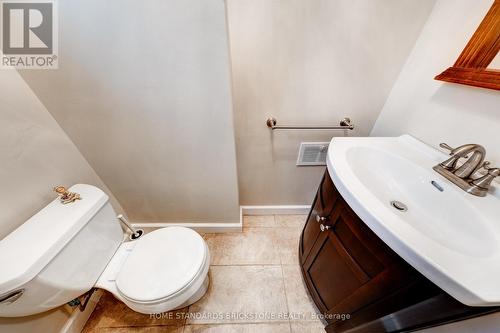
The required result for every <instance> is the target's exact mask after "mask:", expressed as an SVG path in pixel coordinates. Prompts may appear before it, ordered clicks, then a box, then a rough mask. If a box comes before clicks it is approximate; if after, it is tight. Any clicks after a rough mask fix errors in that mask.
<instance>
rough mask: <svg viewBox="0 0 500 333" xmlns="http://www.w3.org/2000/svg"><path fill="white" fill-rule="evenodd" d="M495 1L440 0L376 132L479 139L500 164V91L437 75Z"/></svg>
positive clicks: (457, 141) (454, 142)
mask: <svg viewBox="0 0 500 333" xmlns="http://www.w3.org/2000/svg"><path fill="white" fill-rule="evenodd" d="M492 3H493V0H475V1H470V0H439V1H438V2H437V3H436V6H435V8H434V10H433V12H432V14H431V16H430V17H429V20H428V22H427V23H426V25H425V27H424V29H423V31H422V34H421V36H420V37H419V39H418V41H417V43H416V45H415V48H414V49H413V51H412V53H411V55H410V57H409V58H408V61H407V63H406V65H405V67H404V68H403V70H402V72H401V74H400V76H399V78H398V80H397V82H396V84H395V86H394V88H393V90H392V92H391V94H390V96H389V98H388V100H387V103H386V104H385V106H384V108H383V110H382V112H381V114H380V117H379V118H378V120H377V123H376V125H375V127H374V129H373V131H372V133H371V134H372V135H375V136H394V135H400V134H402V133H409V134H412V135H414V136H416V137H418V138H420V139H422V140H424V141H425V142H427V143H428V144H431V145H433V146H436V147H437V146H438V144H439V143H440V142H446V143H448V144H449V145H451V146H458V145H461V144H464V143H470V142H473V143H479V144H482V145H484V146H485V148H486V150H487V158H488V160H490V161H491V162H492V163H493V164H494V165H500V147H499V145H498V139H499V137H500V136H499V133H500V92H498V91H495V90H489V89H482V88H475V87H469V86H464V85H459V84H452V83H444V82H441V81H435V80H433V78H434V76H435V75H437V74H439V73H441V72H442V71H443V70H444V69H446V68H447V67H449V66H451V65H452V64H453V63H454V62H455V60H456V59H457V58H458V56H459V54H460V52H461V51H462V50H463V48H464V47H465V45H466V44H467V42H468V40H469V39H470V37H471V36H472V34H473V33H474V31H475V30H476V28H477V27H478V26H479V23H480V22H481V20H482V19H483V17H484V15H485V14H486V12H487V11H488V9H489V7H490V6H491V4H492Z"/></svg>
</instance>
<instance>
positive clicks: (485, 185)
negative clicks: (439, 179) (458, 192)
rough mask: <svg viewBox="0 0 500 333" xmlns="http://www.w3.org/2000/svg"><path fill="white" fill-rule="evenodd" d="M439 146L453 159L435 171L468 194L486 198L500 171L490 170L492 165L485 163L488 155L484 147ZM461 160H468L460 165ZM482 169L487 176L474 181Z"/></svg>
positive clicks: (474, 145) (496, 169) (441, 164)
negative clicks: (447, 151)
mask: <svg viewBox="0 0 500 333" xmlns="http://www.w3.org/2000/svg"><path fill="white" fill-rule="evenodd" d="M439 146H440V147H441V148H444V149H447V150H449V151H450V155H451V157H450V158H449V159H447V160H446V161H444V162H441V163H439V164H438V165H436V166H435V167H433V169H434V170H435V171H436V172H438V173H439V174H440V175H442V176H444V177H445V178H447V179H448V180H450V181H451V182H452V183H453V184H455V185H457V186H458V187H460V188H461V189H462V190H464V191H466V192H467V193H470V194H473V195H477V196H480V197H484V196H485V195H486V193H487V192H488V190H489V188H490V185H491V182H492V181H493V179H494V178H495V177H497V176H498V175H500V169H498V168H490V167H489V164H490V163H489V162H485V161H484V157H485V155H486V150H485V149H484V147H483V146H481V145H477V144H466V145H462V146H460V147H457V148H452V147H450V146H449V145H447V144H446V143H441V144H439ZM461 158H466V159H467V160H466V161H465V162H464V163H463V164H462V165H459V164H458V162H459V160H460V159H461ZM481 168H484V169H485V170H486V171H487V173H486V175H484V176H482V177H479V178H476V179H473V178H472V177H473V176H474V174H475V173H476V172H477V171H478V170H479V169H481Z"/></svg>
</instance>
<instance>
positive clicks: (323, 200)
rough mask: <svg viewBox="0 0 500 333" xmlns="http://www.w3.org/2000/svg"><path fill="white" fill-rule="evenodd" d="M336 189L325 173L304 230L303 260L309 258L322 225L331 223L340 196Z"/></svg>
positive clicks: (302, 241) (301, 251) (301, 242)
mask: <svg viewBox="0 0 500 333" xmlns="http://www.w3.org/2000/svg"><path fill="white" fill-rule="evenodd" d="M334 189H335V187H334V185H333V183H332V180H331V179H330V177H328V176H327V174H326V173H325V176H324V177H323V179H322V180H321V183H320V185H319V188H318V192H317V193H316V197H315V198H314V202H313V205H312V208H311V211H310V212H309V216H308V218H307V221H306V224H305V226H304V230H303V231H302V237H301V239H300V258H301V262H303V261H304V260H305V259H306V258H307V256H308V255H309V252H310V250H311V248H312V247H313V245H314V243H315V242H316V240H317V238H318V236H319V235H320V225H321V224H324V225H328V224H331V214H332V212H333V207H334V204H335V202H336V201H337V198H338V192H337V191H336V190H334Z"/></svg>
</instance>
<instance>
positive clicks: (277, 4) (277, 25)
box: [227, 0, 434, 205]
mask: <svg viewBox="0 0 500 333" xmlns="http://www.w3.org/2000/svg"><path fill="white" fill-rule="evenodd" d="M227 4H228V17H229V32H230V44H231V59H232V71H233V92H234V95H233V96H234V108H235V110H234V113H235V124H236V142H237V160H238V180H239V188H240V203H241V204H243V205H258V204H262V205H271V204H310V203H311V201H312V198H313V196H314V192H315V190H316V188H317V184H318V182H319V180H320V178H321V174H322V173H323V171H324V168H323V167H296V166H295V162H296V159H297V154H298V148H299V144H300V142H301V141H330V139H331V137H332V136H333V135H344V133H342V132H332V131H320V132H305V131H297V132H274V133H273V134H271V133H270V131H269V130H268V129H267V128H266V126H265V120H266V118H267V117H268V116H270V115H273V116H275V117H276V118H277V119H278V121H279V122H281V123H288V124H338V122H339V120H340V119H341V118H343V117H345V116H349V117H351V119H352V121H353V122H354V124H355V125H356V130H355V131H354V132H353V133H351V134H350V135H367V134H368V133H369V132H370V130H371V128H372V126H373V124H374V122H375V119H376V118H377V116H378V113H379V112H380V110H381V108H382V106H383V105H384V102H385V100H386V98H387V95H388V94H389V92H390V89H391V87H392V85H393V83H394V81H395V80H396V78H397V75H398V73H399V71H400V70H401V67H402V66H403V64H404V62H405V60H406V58H407V56H408V54H409V52H410V51H411V48H412V47H413V45H414V43H415V40H416V38H417V37H418V34H419V33H420V30H421V28H422V26H423V24H424V22H425V20H426V19H427V16H428V14H429V12H430V10H431V8H432V6H433V4H434V0H425V1H422V0H418V1H415V0H369V1H367V0H288V1H278V0H252V1H242V0H228V1H227Z"/></svg>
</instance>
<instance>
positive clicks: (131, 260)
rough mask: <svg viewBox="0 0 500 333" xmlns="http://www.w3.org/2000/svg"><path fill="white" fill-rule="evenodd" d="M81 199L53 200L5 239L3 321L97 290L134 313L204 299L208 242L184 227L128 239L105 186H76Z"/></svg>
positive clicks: (0, 291)
mask: <svg viewBox="0 0 500 333" xmlns="http://www.w3.org/2000/svg"><path fill="white" fill-rule="evenodd" d="M69 190H70V191H71V192H75V193H78V194H79V195H80V197H81V200H76V201H74V202H71V203H67V204H63V203H61V202H60V200H59V199H56V200H54V201H52V202H51V203H50V204H49V205H47V206H46V207H44V208H43V209H42V210H41V211H39V212H38V213H37V214H36V215H34V216H33V217H31V218H30V219H29V220H28V221H26V222H25V223H24V224H22V225H21V226H20V227H19V228H17V229H16V230H14V231H13V232H12V233H11V234H9V235H8V236H7V237H5V238H4V239H3V240H1V241H0V263H1V264H2V267H1V269H0V317H20V316H27V315H32V314H37V313H41V312H44V311H47V310H50V309H53V308H55V307H58V306H60V305H63V304H65V303H68V302H70V301H71V300H73V299H75V298H77V297H79V296H81V295H82V294H84V293H86V292H88V291H89V290H91V289H92V288H101V289H105V290H107V291H109V292H110V293H112V294H113V295H114V296H115V297H116V298H117V299H119V300H121V301H123V302H124V303H125V304H126V305H127V306H128V307H129V308H130V309H132V310H134V311H136V312H140V313H145V314H151V313H161V312H166V311H170V310H173V309H176V308H180V307H185V306H187V305H189V304H192V303H194V302H196V301H197V300H199V299H200V298H201V297H202V296H203V295H204V294H205V292H206V290H207V288H208V284H209V279H208V268H209V265H210V254H209V251H208V247H207V244H206V243H205V241H204V239H203V238H202V237H201V236H200V235H199V234H198V233H196V232H195V231H193V230H191V229H188V228H185V227H178V226H174V227H167V228H161V229H157V230H155V231H152V232H150V233H148V234H146V235H144V236H142V237H140V238H139V239H137V240H133V241H127V240H126V237H125V235H124V233H123V230H122V228H121V225H120V222H119V221H118V219H117V217H116V213H115V211H114V210H113V208H112V207H111V204H110V203H109V197H108V196H107V195H106V194H105V193H104V192H103V191H102V190H100V189H99V188H97V187H95V186H91V185H85V184H77V185H74V186H73V187H71V188H70V189H69Z"/></svg>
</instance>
